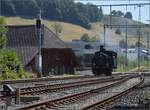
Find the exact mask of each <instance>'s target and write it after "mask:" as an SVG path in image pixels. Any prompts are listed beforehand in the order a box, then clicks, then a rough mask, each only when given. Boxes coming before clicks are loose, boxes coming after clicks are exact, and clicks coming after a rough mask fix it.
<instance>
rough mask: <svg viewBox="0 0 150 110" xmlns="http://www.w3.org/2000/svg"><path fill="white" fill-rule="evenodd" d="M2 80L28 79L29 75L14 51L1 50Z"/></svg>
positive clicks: (0, 69)
mask: <svg viewBox="0 0 150 110" xmlns="http://www.w3.org/2000/svg"><path fill="white" fill-rule="evenodd" d="M0 78H1V79H4V80H5V79H18V78H27V74H26V73H25V72H24V70H23V66H22V64H21V62H20V61H19V59H18V58H17V55H16V53H15V52H14V51H11V50H0Z"/></svg>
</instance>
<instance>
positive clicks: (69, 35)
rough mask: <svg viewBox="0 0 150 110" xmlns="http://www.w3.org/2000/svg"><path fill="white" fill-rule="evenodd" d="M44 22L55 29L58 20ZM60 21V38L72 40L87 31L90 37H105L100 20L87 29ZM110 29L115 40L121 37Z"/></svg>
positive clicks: (11, 20) (10, 21) (16, 20)
mask: <svg viewBox="0 0 150 110" xmlns="http://www.w3.org/2000/svg"><path fill="white" fill-rule="evenodd" d="M6 22H7V25H28V24H35V19H23V18H20V17H7V18H6ZM42 23H43V24H45V25H46V26H48V27H49V28H50V29H51V30H53V28H52V27H51V25H52V24H53V23H56V22H55V21H48V20H43V21H42ZM58 23H60V24H61V25H62V27H63V30H62V33H60V38H61V39H62V40H63V41H71V40H72V39H80V37H81V36H82V35H83V34H85V33H87V34H88V35H89V36H90V37H94V36H96V37H97V38H98V39H99V37H101V39H103V26H102V24H101V23H99V22H97V23H92V28H91V30H87V29H85V28H83V27H81V26H78V25H74V24H70V23H64V22H58ZM53 31H54V30H53ZM108 31H109V33H110V34H112V35H113V36H112V39H113V40H117V39H120V36H118V35H116V34H114V32H113V31H111V30H110V29H108ZM100 35H101V36H100ZM110 40H111V38H110V39H109V41H110ZM115 42H116V41H115Z"/></svg>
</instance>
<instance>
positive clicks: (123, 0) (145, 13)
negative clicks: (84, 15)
mask: <svg viewBox="0 0 150 110" xmlns="http://www.w3.org/2000/svg"><path fill="white" fill-rule="evenodd" d="M79 1H80V0H77V1H76V2H79ZM80 2H82V3H84V4H86V3H92V4H96V5H112V4H134V3H150V0H81V1H80ZM102 8H103V13H104V14H107V15H108V14H109V13H110V11H109V10H110V8H109V7H102ZM112 10H121V11H122V12H124V13H126V12H127V11H129V12H131V13H132V15H133V19H134V20H136V21H139V7H137V6H127V7H126V6H117V7H112ZM149 19H150V9H149V6H148V5H147V6H142V7H141V22H143V23H147V24H148V23H149V21H148V20H149Z"/></svg>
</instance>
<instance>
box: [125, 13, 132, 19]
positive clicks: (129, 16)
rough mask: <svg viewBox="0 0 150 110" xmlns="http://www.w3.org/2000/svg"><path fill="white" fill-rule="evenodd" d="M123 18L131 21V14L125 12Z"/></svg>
mask: <svg viewBox="0 0 150 110" xmlns="http://www.w3.org/2000/svg"><path fill="white" fill-rule="evenodd" d="M124 18H128V19H132V13H131V12H127V13H126V14H125V15H124Z"/></svg>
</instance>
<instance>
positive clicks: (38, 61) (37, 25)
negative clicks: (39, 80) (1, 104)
mask: <svg viewBox="0 0 150 110" xmlns="http://www.w3.org/2000/svg"><path fill="white" fill-rule="evenodd" d="M36 28H37V36H38V38H39V43H38V52H39V53H38V55H37V59H36V60H37V62H36V65H37V70H38V77H42V55H41V45H42V43H41V41H42V38H41V10H40V12H39V14H38V18H37V20H36Z"/></svg>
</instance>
